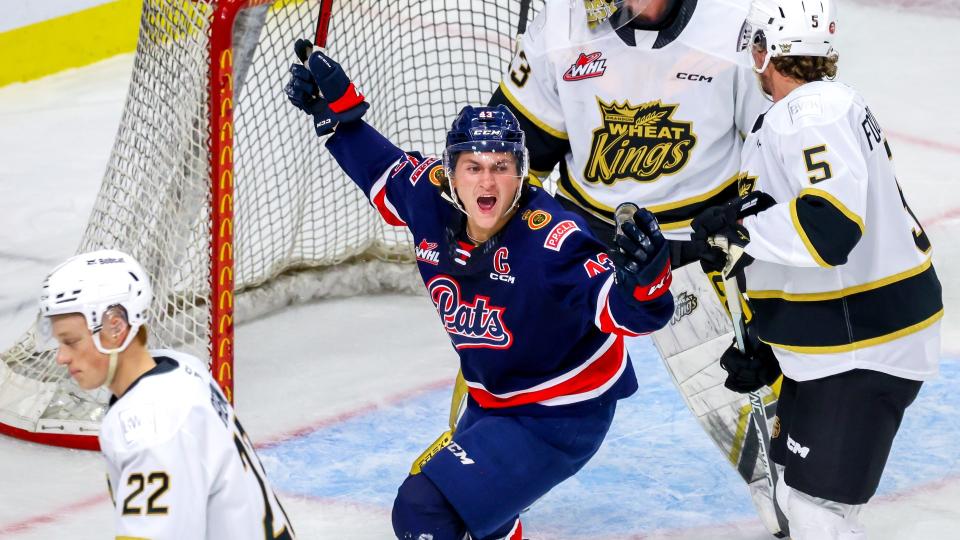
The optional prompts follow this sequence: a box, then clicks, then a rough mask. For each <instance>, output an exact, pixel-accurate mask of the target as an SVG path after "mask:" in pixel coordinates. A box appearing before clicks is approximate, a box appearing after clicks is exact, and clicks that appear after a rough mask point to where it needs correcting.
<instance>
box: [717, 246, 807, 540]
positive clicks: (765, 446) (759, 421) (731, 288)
mask: <svg viewBox="0 0 960 540" xmlns="http://www.w3.org/2000/svg"><path fill="white" fill-rule="evenodd" d="M710 244H712V245H714V246H716V247H718V248H720V249H722V250H723V251H724V253H726V254H727V261H726V264H725V265H724V268H723V275H724V276H727V277H725V278H724V280H723V285H724V289H725V290H726V295H727V308H728V309H729V310H730V319H731V321H732V322H733V335H734V336H735V337H736V340H737V349H740V352H742V353H746V352H747V341H746V339H747V329H746V322H745V320H744V317H743V307H742V306H741V305H740V299H741V297H742V293H741V292H740V285H739V284H738V283H737V277H736V276H735V275H730V270H731V269H732V268H733V266H734V264H736V262H737V260H739V259H740V257H741V256H743V254H744V252H743V248H742V247H740V246H736V245H732V244H730V243H729V242H728V241H727V239H726V238H725V237H722V236H714V237H712V238H711V239H710ZM748 396H749V398H750V407H751V409H752V412H751V414H750V418H752V419H753V425H754V428H756V430H757V442H758V443H759V444H758V445H757V446H758V449H759V455H758V459H760V463H762V464H763V468H764V470H765V471H766V477H767V487H768V488H769V489H770V497H771V499H773V508H774V510H775V511H776V513H777V525H779V526H780V532H779V533H778V534H775V535H774V536H776V537H777V538H785V537H787V536H788V535H789V534H790V529H789V525H788V520H787V516H785V515H784V514H783V511H782V510H781V509H780V505H778V504H777V497H776V491H775V490H776V485H777V480H778V476H779V473H778V472H777V467H776V465H774V464H773V463H771V462H770V434H769V431H768V430H767V421H768V418H767V409H766V407H764V405H763V398H762V397H761V396H760V392H759V391H753V392H750V393H749V394H748Z"/></svg>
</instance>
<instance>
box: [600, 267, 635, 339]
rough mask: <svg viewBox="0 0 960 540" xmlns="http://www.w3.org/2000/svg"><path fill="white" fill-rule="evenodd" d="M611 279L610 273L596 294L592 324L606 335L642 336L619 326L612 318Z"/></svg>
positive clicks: (612, 277)
mask: <svg viewBox="0 0 960 540" xmlns="http://www.w3.org/2000/svg"><path fill="white" fill-rule="evenodd" d="M613 279H614V275H613V273H611V274H610V277H608V278H607V281H606V282H604V284H603V286H602V287H601V288H600V292H599V294H597V314H596V316H595V317H594V324H596V326H597V328H599V329H600V331H601V332H606V333H608V334H620V335H624V336H629V337H636V336H640V335H643V334H640V333H638V332H634V331H633V330H630V329H629V328H627V327H625V326H622V325H620V323H618V322H617V320H616V319H615V318H614V317H613V312H611V311H610V289H611V288H612V287H613Z"/></svg>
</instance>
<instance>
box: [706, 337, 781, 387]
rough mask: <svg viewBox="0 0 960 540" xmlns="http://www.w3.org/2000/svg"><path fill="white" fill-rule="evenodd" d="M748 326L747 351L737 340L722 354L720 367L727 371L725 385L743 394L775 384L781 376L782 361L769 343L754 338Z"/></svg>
mask: <svg viewBox="0 0 960 540" xmlns="http://www.w3.org/2000/svg"><path fill="white" fill-rule="evenodd" d="M751 334H752V332H751V327H750V326H748V327H747V336H748V337H747V339H746V346H747V352H746V353H744V352H741V351H740V349H738V348H737V342H736V340H734V342H733V345H731V346H730V347H728V348H727V350H726V351H724V352H723V355H722V356H720V367H722V368H723V369H724V370H726V372H727V379H726V380H725V381H723V385H724V386H726V387H727V388H728V389H730V390H733V391H734V392H738V393H741V394H746V393H747V392H754V391H757V390H759V389H761V388H763V387H764V386H769V385H771V384H773V383H774V382H775V381H776V380H777V377H779V376H780V373H781V371H780V363H779V362H778V361H777V358H776V356H774V355H773V349H771V348H770V346H769V345H767V344H766V343H763V342H762V341H760V340H758V339H756V338H754V337H753V336H752V335H751Z"/></svg>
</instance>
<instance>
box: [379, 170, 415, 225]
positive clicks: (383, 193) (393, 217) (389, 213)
mask: <svg viewBox="0 0 960 540" xmlns="http://www.w3.org/2000/svg"><path fill="white" fill-rule="evenodd" d="M399 162H400V160H397V161H395V162H394V163H393V164H392V165H390V166H389V167H387V170H386V171H384V173H383V174H382V175H381V176H380V178H378V179H377V181H376V182H374V184H373V187H371V188H370V202H372V203H373V206H374V208H376V209H377V211H379V212H380V215H381V216H382V217H383V220H384V221H386V222H387V223H388V224H390V225H393V226H395V227H406V226H407V222H406V221H404V220H403V219H402V218H401V217H400V213H399V212H397V209H396V207H394V206H393V203H391V202H390V199H388V198H387V189H386V187H387V179H388V178H389V177H390V172H391V171H392V170H393V168H394V167H396V166H397V164H398V163H399Z"/></svg>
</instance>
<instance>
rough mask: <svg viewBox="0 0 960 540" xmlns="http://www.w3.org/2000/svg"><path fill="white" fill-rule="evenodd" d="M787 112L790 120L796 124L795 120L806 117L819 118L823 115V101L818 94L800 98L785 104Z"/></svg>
mask: <svg viewBox="0 0 960 540" xmlns="http://www.w3.org/2000/svg"><path fill="white" fill-rule="evenodd" d="M787 110H788V111H790V120H792V121H793V123H796V122H797V120H799V119H801V118H804V117H807V116H821V115H822V114H823V100H821V98H820V95H819V94H815V95H811V96H800V97H798V98H796V99H793V100H791V101H790V103H787Z"/></svg>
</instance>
